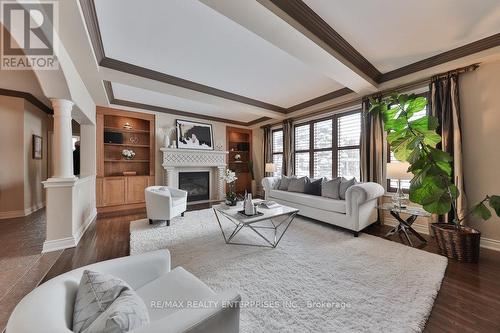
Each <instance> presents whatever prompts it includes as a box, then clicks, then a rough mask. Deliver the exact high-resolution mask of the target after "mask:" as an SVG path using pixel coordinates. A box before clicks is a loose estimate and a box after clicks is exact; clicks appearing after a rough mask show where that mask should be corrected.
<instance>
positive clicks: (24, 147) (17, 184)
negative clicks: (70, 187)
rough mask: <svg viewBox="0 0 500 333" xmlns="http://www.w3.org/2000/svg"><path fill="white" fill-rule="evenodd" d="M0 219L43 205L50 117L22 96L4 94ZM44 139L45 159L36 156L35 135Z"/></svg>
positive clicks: (0, 127)
mask: <svg viewBox="0 0 500 333" xmlns="http://www.w3.org/2000/svg"><path fill="white" fill-rule="evenodd" d="M0 116H1V119H2V121H1V122H0V154H1V158H0V218H9V217H16V216H23V215H26V214H29V213H31V212H32V211H35V210H37V209H39V208H41V207H43V205H44V202H45V199H44V191H43V186H42V184H41V182H42V181H43V180H46V179H47V126H48V124H49V122H50V119H49V116H47V114H46V113H44V112H42V111H41V110H39V109H38V108H36V107H34V106H33V105H32V104H31V103H29V102H26V101H25V100H24V99H22V98H17V97H8V96H0ZM34 134H35V135H39V136H41V137H42V140H43V159H41V160H35V159H33V158H32V137H33V135H34Z"/></svg>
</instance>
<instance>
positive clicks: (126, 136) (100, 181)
mask: <svg viewBox="0 0 500 333" xmlns="http://www.w3.org/2000/svg"><path fill="white" fill-rule="evenodd" d="M111 136H112V138H111ZM105 138H107V140H106V139H105ZM154 140H155V116H154V115H151V114H146V113H139V112H130V111H124V110H119V109H113V108H105V107H97V180H96V191H97V193H96V197H97V207H98V211H99V212H105V211H113V210H123V209H134V208H140V207H143V206H144V188H146V187H147V186H150V185H153V184H154V174H155V165H154V161H155V151H154V146H155V144H154ZM124 149H129V150H133V151H134V152H135V154H136V155H135V157H134V158H133V159H131V160H128V159H125V158H124V157H123V156H122V151H123V150H124ZM124 173H125V174H127V173H128V174H129V175H125V174H124ZM130 173H135V174H134V175H130Z"/></svg>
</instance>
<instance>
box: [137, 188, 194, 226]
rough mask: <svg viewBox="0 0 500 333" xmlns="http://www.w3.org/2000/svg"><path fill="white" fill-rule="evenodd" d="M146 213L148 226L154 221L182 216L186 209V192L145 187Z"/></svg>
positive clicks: (168, 220) (167, 220)
mask: <svg viewBox="0 0 500 333" xmlns="http://www.w3.org/2000/svg"><path fill="white" fill-rule="evenodd" d="M144 191H145V196H146V213H147V216H148V219H149V224H153V222H154V221H157V220H159V221H166V222H167V226H169V225H170V220H171V219H172V218H174V217H176V216H179V215H181V216H184V212H185V211H186V209H187V192H186V191H184V190H179V189H176V188H173V187H166V186H149V187H146V189H145V190H144Z"/></svg>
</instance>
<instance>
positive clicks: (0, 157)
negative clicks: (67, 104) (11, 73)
mask: <svg viewBox="0 0 500 333" xmlns="http://www.w3.org/2000/svg"><path fill="white" fill-rule="evenodd" d="M23 110H24V99H22V98H14V97H7V96H0V119H1V121H0V217H9V216H10V215H12V216H15V215H19V214H20V213H21V212H24V173H23V172H24V169H23V167H22V166H23V163H24V156H23V153H24V150H23V148H22V141H23V113H24V112H23Z"/></svg>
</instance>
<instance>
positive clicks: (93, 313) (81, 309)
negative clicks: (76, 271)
mask: <svg viewBox="0 0 500 333" xmlns="http://www.w3.org/2000/svg"><path fill="white" fill-rule="evenodd" d="M125 292H127V293H125ZM122 295H123V297H122ZM130 295H135V296H136V298H135V297H133V300H134V302H133V303H138V304H140V305H139V306H137V307H135V306H132V305H130V299H131V296H130ZM120 297H121V298H120ZM118 299H120V301H119V302H118V303H117V304H114V303H115V301H117V300H118ZM141 303H142V304H141ZM124 304H129V305H127V306H126V307H123V305H124ZM120 305H122V306H120ZM108 308H109V309H110V312H109V313H107V312H106V311H107V310H108ZM120 308H121V309H123V310H124V311H123V315H124V316H125V317H127V316H131V317H134V318H128V319H127V320H126V322H127V323H130V324H132V325H133V327H125V326H127V323H125V321H124V320H123V317H122V318H120V316H119V315H117V314H116V312H117V311H116V310H117V309H120ZM131 308H133V309H135V310H136V311H135V310H134V311H130V309H131ZM144 310H146V311H145V312H144ZM109 315H112V317H109ZM101 316H103V317H102V318H101ZM114 319H116V320H114ZM98 320H99V322H98V323H96V325H94V322H96V321H98ZM103 321H104V323H105V326H107V327H110V332H126V331H128V330H132V329H135V328H138V327H140V326H135V325H138V324H139V323H141V326H142V323H145V324H147V323H149V315H148V312H147V308H146V305H145V304H144V302H143V301H142V299H140V298H139V296H137V294H135V292H134V291H133V290H132V288H130V286H129V285H128V284H127V283H126V282H125V281H123V280H122V279H119V278H117V277H114V276H112V275H109V274H103V273H98V272H93V271H89V270H85V271H84V272H83V274H82V278H81V280H80V285H79V286H78V290H77V293H76V300H75V305H74V309H73V332H77V333H79V332H82V333H86V332H89V333H90V332H96V330H94V329H92V326H94V327H100V326H101V325H97V324H99V323H102V322H103ZM117 327H118V328H119V327H125V328H126V329H127V330H118V329H117ZM105 332H108V331H107V330H106V331H105Z"/></svg>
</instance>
